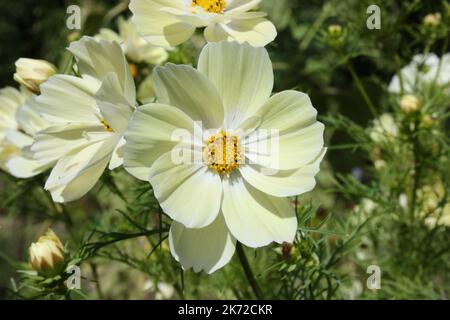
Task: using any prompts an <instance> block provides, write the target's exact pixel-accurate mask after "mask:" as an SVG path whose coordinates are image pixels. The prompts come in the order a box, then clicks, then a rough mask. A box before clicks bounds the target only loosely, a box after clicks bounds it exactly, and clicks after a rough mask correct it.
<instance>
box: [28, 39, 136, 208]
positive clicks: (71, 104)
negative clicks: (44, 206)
mask: <svg viewBox="0 0 450 320" xmlns="http://www.w3.org/2000/svg"><path fill="white" fill-rule="evenodd" d="M69 51H70V52H72V53H73V54H74V56H75V57H76V60H77V66H78V69H79V71H80V73H81V78H78V77H74V76H70V75H56V76H53V77H51V78H50V79H49V80H48V81H47V82H45V83H44V84H43V85H41V95H40V96H39V97H38V98H37V102H38V106H37V107H38V111H39V113H40V114H41V116H42V117H43V118H44V119H47V120H48V121H51V122H52V126H51V127H49V128H48V129H46V130H43V131H41V132H39V133H38V134H37V135H36V137H35V140H36V141H35V143H34V144H33V146H32V148H31V149H32V151H33V153H34V156H35V158H36V159H38V160H39V161H41V162H42V163H52V162H55V161H56V165H55V167H54V168H53V170H52V172H51V174H50V177H49V178H48V180H47V182H46V185H45V188H46V189H47V190H48V191H50V192H51V194H52V197H53V200H54V201H56V202H68V201H73V200H77V199H79V198H80V197H82V196H83V195H85V194H86V193H87V192H88V191H89V190H90V189H91V188H92V187H93V186H94V185H95V183H96V182H97V181H98V179H99V178H100V176H101V175H102V173H103V172H104V170H105V168H106V167H107V166H108V164H109V169H111V170H112V169H114V168H117V167H119V166H120V165H122V162H123V160H122V146H123V144H124V140H123V133H124V131H125V129H126V127H127V124H128V120H129V118H130V116H131V114H132V112H133V110H134V106H135V98H136V97H135V96H136V90H135V86H134V82H133V78H132V76H131V74H130V70H129V68H128V63H127V61H126V59H125V56H124V55H123V52H122V50H121V48H120V46H119V44H117V43H115V42H109V41H104V40H102V41H96V40H94V39H92V38H89V37H84V38H82V39H81V40H80V41H77V42H74V43H72V44H71V45H70V47H69Z"/></svg>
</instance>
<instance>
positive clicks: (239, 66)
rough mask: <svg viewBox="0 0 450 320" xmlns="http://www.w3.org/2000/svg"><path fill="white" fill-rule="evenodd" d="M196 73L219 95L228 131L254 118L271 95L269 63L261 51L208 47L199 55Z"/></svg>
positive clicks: (233, 46) (217, 45)
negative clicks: (203, 76) (201, 74)
mask: <svg viewBox="0 0 450 320" xmlns="http://www.w3.org/2000/svg"><path fill="white" fill-rule="evenodd" d="M198 70H199V71H200V72H201V73H203V74H204V75H206V76H207V77H208V79H209V80H210V81H211V82H212V83H213V84H214V86H215V87H216V89H217V91H218V92H219V95H220V97H221V99H222V101H223V106H224V110H225V117H226V119H225V126H226V127H227V128H229V129H234V128H237V126H238V125H239V124H240V123H241V122H242V121H244V120H245V119H246V118H248V117H250V116H252V115H254V114H256V112H257V111H258V110H259V108H260V107H261V106H262V105H263V104H264V103H265V102H266V101H267V99H269V97H270V95H271V93H272V88H273V81H274V80H273V70H272V62H271V61H270V58H269V55H268V53H267V51H266V50H265V49H263V48H254V47H252V46H250V45H249V44H242V45H239V44H238V43H227V42H219V43H209V44H207V45H206V46H205V48H204V49H203V50H202V52H201V54H200V58H199V62H198Z"/></svg>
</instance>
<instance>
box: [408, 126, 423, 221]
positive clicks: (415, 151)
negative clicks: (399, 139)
mask: <svg viewBox="0 0 450 320" xmlns="http://www.w3.org/2000/svg"><path fill="white" fill-rule="evenodd" d="M412 134H413V141H412V143H413V157H414V173H413V175H414V176H413V184H412V190H411V201H410V204H409V215H410V217H411V223H414V221H415V209H416V203H417V189H418V187H419V182H420V176H421V173H422V172H421V171H422V167H421V165H420V161H419V159H417V158H418V153H419V150H418V149H419V146H418V141H417V137H416V132H415V131H414V132H413V133H412Z"/></svg>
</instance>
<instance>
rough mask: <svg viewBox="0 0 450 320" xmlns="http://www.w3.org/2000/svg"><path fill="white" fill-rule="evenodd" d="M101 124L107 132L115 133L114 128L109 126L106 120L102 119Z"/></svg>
mask: <svg viewBox="0 0 450 320" xmlns="http://www.w3.org/2000/svg"><path fill="white" fill-rule="evenodd" d="M100 122H101V124H102V125H103V126H104V127H105V130H106V131H108V132H114V130H113V128H111V126H110V125H109V123H108V122H106V121H105V119H100Z"/></svg>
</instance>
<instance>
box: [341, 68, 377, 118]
mask: <svg viewBox="0 0 450 320" xmlns="http://www.w3.org/2000/svg"><path fill="white" fill-rule="evenodd" d="M347 68H348V70H349V71H350V74H351V75H352V78H353V81H354V82H355V85H356V88H357V89H358V91H359V93H360V94H361V96H362V98H363V99H364V101H365V102H366V104H367V106H368V107H369V110H370V112H371V113H372V115H373V116H374V117H375V118H376V117H377V116H378V112H377V110H376V109H375V106H374V105H373V103H372V101H371V100H370V98H369V95H368V94H367V91H366V89H365V88H364V86H363V85H362V83H361V80H359V77H358V75H357V74H356V72H355V69H353V66H352V65H351V63H350V62H348V63H347Z"/></svg>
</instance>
